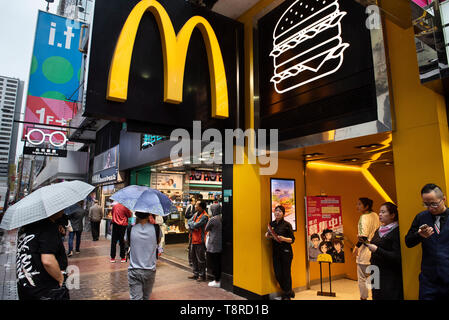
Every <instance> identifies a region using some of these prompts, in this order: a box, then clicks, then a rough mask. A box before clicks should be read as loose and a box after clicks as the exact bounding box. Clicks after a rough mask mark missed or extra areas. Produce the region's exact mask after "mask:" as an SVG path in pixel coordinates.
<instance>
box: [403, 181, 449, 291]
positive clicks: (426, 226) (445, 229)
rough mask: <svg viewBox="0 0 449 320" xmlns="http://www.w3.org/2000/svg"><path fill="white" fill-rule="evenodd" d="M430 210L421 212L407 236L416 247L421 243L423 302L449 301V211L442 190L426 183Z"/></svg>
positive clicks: (407, 241) (424, 194)
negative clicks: (448, 219)
mask: <svg viewBox="0 0 449 320" xmlns="http://www.w3.org/2000/svg"><path fill="white" fill-rule="evenodd" d="M421 196H422V199H423V205H424V206H425V207H427V210H425V211H422V212H420V213H418V214H417V215H416V217H415V219H414V220H413V222H412V225H411V227H410V230H409V231H408V233H407V235H406V236H405V244H406V245H407V247H409V248H412V247H414V246H416V245H418V244H420V243H421V246H422V261H421V273H420V275H419V299H420V300H435V299H449V276H448V275H449V224H448V223H446V221H447V217H448V213H449V210H448V208H447V207H446V205H445V203H444V202H445V201H446V197H445V196H444V194H443V192H442V190H441V188H440V187H438V186H437V185H435V184H426V185H425V186H424V187H423V188H422V190H421Z"/></svg>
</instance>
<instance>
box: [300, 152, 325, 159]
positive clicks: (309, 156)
mask: <svg viewBox="0 0 449 320" xmlns="http://www.w3.org/2000/svg"><path fill="white" fill-rule="evenodd" d="M323 154H324V153H319V152H315V153H307V154H305V155H304V156H305V157H306V158H312V157H317V156H322V155H323Z"/></svg>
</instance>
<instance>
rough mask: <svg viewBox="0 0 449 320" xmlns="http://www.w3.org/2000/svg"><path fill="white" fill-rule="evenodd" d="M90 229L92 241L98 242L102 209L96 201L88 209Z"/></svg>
mask: <svg viewBox="0 0 449 320" xmlns="http://www.w3.org/2000/svg"><path fill="white" fill-rule="evenodd" d="M89 218H90V229H91V231H92V240H93V241H98V237H99V235H100V222H101V219H102V218H103V209H102V208H101V207H100V205H99V204H98V200H97V199H95V200H94V205H93V206H92V207H90V209H89Z"/></svg>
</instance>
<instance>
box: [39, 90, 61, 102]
mask: <svg viewBox="0 0 449 320" xmlns="http://www.w3.org/2000/svg"><path fill="white" fill-rule="evenodd" d="M41 98H50V99H55V100H64V101H65V100H66V97H65V95H64V94H62V93H61V92H58V91H47V92H44V93H43V94H42V95H41Z"/></svg>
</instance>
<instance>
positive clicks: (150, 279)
mask: <svg viewBox="0 0 449 320" xmlns="http://www.w3.org/2000/svg"><path fill="white" fill-rule="evenodd" d="M155 278H156V270H146V269H128V283H129V297H130V299H131V300H148V299H149V298H150V294H151V291H152V290H153V284H154V279H155Z"/></svg>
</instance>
